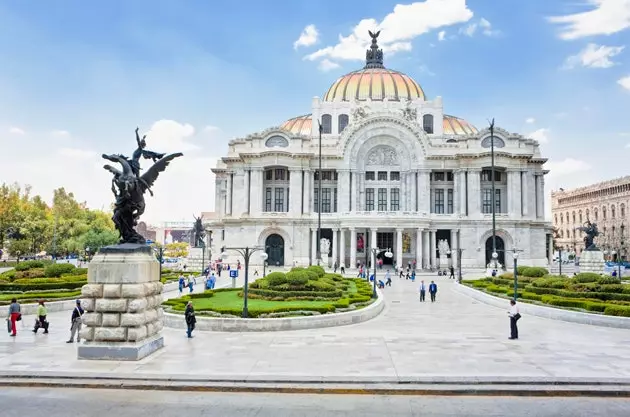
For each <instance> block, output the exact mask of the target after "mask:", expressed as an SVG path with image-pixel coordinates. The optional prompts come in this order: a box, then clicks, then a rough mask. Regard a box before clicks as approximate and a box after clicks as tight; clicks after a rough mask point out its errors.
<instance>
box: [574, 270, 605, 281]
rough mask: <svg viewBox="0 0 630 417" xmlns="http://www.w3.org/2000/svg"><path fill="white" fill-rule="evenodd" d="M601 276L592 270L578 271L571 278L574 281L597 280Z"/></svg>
mask: <svg viewBox="0 0 630 417" xmlns="http://www.w3.org/2000/svg"><path fill="white" fill-rule="evenodd" d="M599 278H601V275H600V274H595V273H593V272H582V273H579V274H577V275H575V276H574V277H573V278H571V279H572V280H573V281H575V282H583V283H586V282H597V280H598V279H599Z"/></svg>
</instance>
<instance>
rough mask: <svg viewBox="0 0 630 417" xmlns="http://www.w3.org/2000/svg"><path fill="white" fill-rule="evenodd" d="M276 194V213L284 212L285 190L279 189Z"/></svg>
mask: <svg viewBox="0 0 630 417" xmlns="http://www.w3.org/2000/svg"><path fill="white" fill-rule="evenodd" d="M274 192H275V195H274V211H276V212H282V211H284V188H280V187H278V188H276V189H275V190H274Z"/></svg>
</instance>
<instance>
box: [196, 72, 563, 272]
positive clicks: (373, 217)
mask: <svg viewBox="0 0 630 417" xmlns="http://www.w3.org/2000/svg"><path fill="white" fill-rule="evenodd" d="M366 68H367V67H366ZM379 71H380V72H379ZM382 71H390V70H381V69H374V70H372V69H364V70H362V73H363V75H362V76H361V77H359V78H360V79H361V80H365V79H366V77H372V79H377V78H376V77H377V76H378V75H379V74H381V73H382ZM390 72H391V71H390ZM392 73H393V74H394V75H395V76H397V77H399V78H400V77H402V79H404V83H406V84H407V86H409V85H410V84H413V83H415V81H412V80H410V78H409V77H407V76H406V75H404V74H401V73H399V72H395V71H393V72H392ZM353 77H354V76H353V75H352V73H351V74H348V75H346V76H344V77H342V78H340V79H339V80H337V81H336V82H335V83H334V84H333V86H332V87H331V89H330V90H329V91H328V93H327V94H325V96H324V99H320V98H318V97H315V98H314V99H313V100H312V106H311V107H312V114H311V115H308V116H301V117H298V118H294V119H291V120H289V121H287V122H285V123H284V124H283V125H282V126H280V127H275V128H271V129H267V130H265V131H263V132H260V133H255V134H251V135H248V136H247V137H244V138H238V139H234V140H232V141H231V142H230V143H229V148H228V152H227V155H226V156H224V157H223V158H221V160H220V161H219V162H218V163H217V166H216V168H214V169H213V172H214V173H215V175H216V194H215V212H216V213H217V218H216V219H213V220H211V221H209V222H207V227H209V228H210V229H212V231H213V244H212V253H214V254H216V253H220V248H221V247H223V246H227V247H242V246H245V245H249V246H261V247H266V250H267V253H268V254H269V260H268V262H269V264H270V265H308V264H313V263H316V262H317V253H316V251H317V242H318V240H317V239H318V237H317V224H318V211H319V205H320V203H321V205H322V207H321V212H322V213H321V224H322V226H321V227H322V236H321V237H323V238H326V239H328V240H329V241H330V242H331V251H330V254H329V258H328V259H329V265H333V264H334V263H337V264H338V265H339V264H343V265H345V266H346V267H349V266H356V264H357V262H358V261H361V260H365V258H366V255H365V246H367V247H378V248H379V249H387V248H389V249H391V251H392V252H393V254H394V258H393V261H394V262H395V263H396V264H398V265H402V264H404V265H407V263H413V262H415V263H416V264H417V265H418V266H419V267H422V268H426V269H429V268H431V269H435V268H438V267H440V268H445V267H447V266H448V265H441V264H440V262H439V257H438V253H437V242H438V241H440V240H444V239H445V240H447V242H448V244H449V248H450V249H451V251H450V252H451V253H449V254H448V263H449V264H455V265H457V263H458V261H459V260H458V259H457V256H458V254H460V253H461V265H462V267H468V268H483V267H485V265H486V264H487V262H488V260H489V255H490V253H491V244H490V243H489V242H490V240H489V238H490V236H491V233H492V232H491V230H492V215H491V212H492V205H493V203H494V204H496V206H495V207H496V212H497V214H496V224H497V236H498V239H497V248H498V249H499V251H498V252H499V255H500V262H501V264H503V265H505V264H506V263H507V264H508V265H509V264H511V262H512V257H511V255H510V250H511V249H514V248H515V249H518V250H520V251H521V252H520V254H519V262H520V263H521V264H528V265H538V266H544V265H547V264H548V262H549V257H550V255H551V251H549V250H548V248H549V246H551V225H550V224H549V223H548V222H546V221H545V209H544V200H545V198H544V196H545V194H544V185H545V181H544V175H545V174H546V173H547V171H545V170H544V168H543V164H544V163H545V161H546V159H544V158H543V157H542V156H541V154H540V149H539V146H538V143H537V142H536V141H535V140H533V139H529V138H526V137H523V136H521V135H518V134H514V133H509V132H507V131H505V130H503V129H500V128H495V129H494V136H493V142H494V147H495V169H496V174H495V179H496V181H495V186H496V187H495V188H496V192H495V195H494V197H493V194H492V188H491V171H490V167H491V152H490V151H491V150H490V145H491V132H490V131H489V129H484V130H481V131H480V130H478V129H476V128H475V127H474V126H472V125H471V124H469V123H467V122H465V121H464V120H462V119H459V118H456V117H453V116H449V115H445V114H444V110H443V103H442V98H441V97H436V98H435V99H434V100H428V99H426V98H425V97H424V93H423V92H422V94H420V93H419V92H420V91H421V90H420V89H419V87H418V89H417V90H415V91H417V92H418V94H416V95H415V96H414V95H412V94H411V93H409V92H408V91H407V90H404V91H407V94H408V96H407V97H406V98H405V97H400V94H399V93H400V91H401V90H400V88H398V89H396V88H395V86H394V87H392V86H388V84H387V82H388V81H387V78H383V79H382V80H381V79H377V81H378V83H377V84H376V85H381V82H382V86H383V88H384V89H385V90H387V88H389V87H391V91H390V93H387V91H386V92H385V93H387V94H385V93H383V94H381V95H380V96H379V97H376V96H375V93H374V92H375V91H376V90H378V89H376V87H374V85H375V84H374V81H371V84H369V85H365V86H359V87H356V90H352V91H353V92H352V95H356V97H357V99H355V100H353V101H352V100H350V101H348V100H346V99H345V97H346V96H347V95H348V94H349V93H347V92H348V91H350V90H351V83H353V82H355V81H353V80H355V79H356V77H354V78H353ZM356 82H359V83H362V82H363V81H356ZM356 82H355V83H356ZM344 83H345V85H346V86H345V87H343V88H344V90H343V98H342V99H338V96H339V95H340V93H339V92H340V91H341V90H340V86H341V85H343V84H344ZM352 88H355V87H352ZM379 88H380V87H379ZM354 91H356V94H355V92H354ZM379 91H380V90H379ZM368 92H369V95H367V96H366V94H368ZM388 94H389V96H388ZM331 97H332V98H331ZM377 98H378V99H377ZM318 121H321V123H322V133H321V156H322V160H321V186H322V195H321V200H320V198H319V197H320V196H319V191H318V189H319V184H320V178H319V175H320V173H319V150H320V140H319V137H320V133H319V129H318ZM493 200H494V201H493ZM458 249H462V251H459V250H458ZM236 259H237V258H236V256H233V257H232V258H229V259H227V261H228V262H230V263H236ZM386 261H387V260H386ZM241 262H242V259H241ZM261 262H262V261H261V260H260V258H259V257H256V256H254V257H252V263H253V264H256V263H257V264H261ZM442 263H443V262H442Z"/></svg>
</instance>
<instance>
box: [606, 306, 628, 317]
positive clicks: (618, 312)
mask: <svg viewBox="0 0 630 417" xmlns="http://www.w3.org/2000/svg"><path fill="white" fill-rule="evenodd" d="M604 314H606V315H608V316H622V317H630V306H617V305H610V304H609V305H607V306H606V309H605V310H604Z"/></svg>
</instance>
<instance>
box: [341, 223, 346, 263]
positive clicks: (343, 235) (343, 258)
mask: <svg viewBox="0 0 630 417" xmlns="http://www.w3.org/2000/svg"><path fill="white" fill-rule="evenodd" d="M339 266H340V267H342V266H343V267H344V268H345V266H346V231H345V230H344V229H343V228H342V229H340V230H339Z"/></svg>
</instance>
